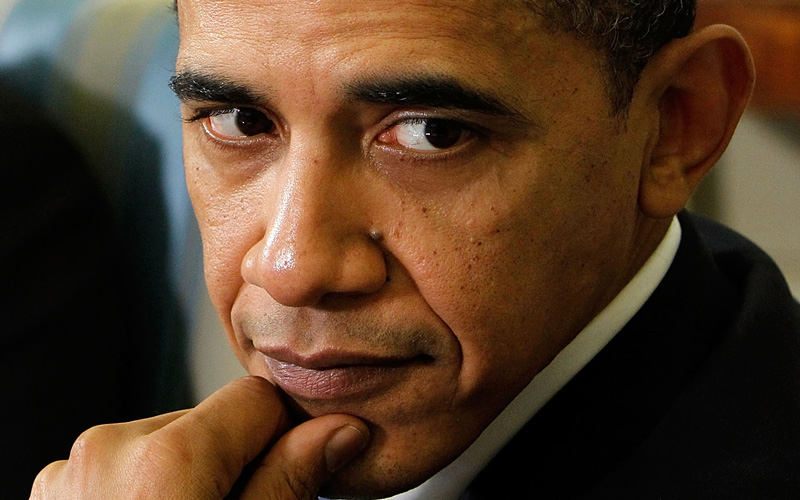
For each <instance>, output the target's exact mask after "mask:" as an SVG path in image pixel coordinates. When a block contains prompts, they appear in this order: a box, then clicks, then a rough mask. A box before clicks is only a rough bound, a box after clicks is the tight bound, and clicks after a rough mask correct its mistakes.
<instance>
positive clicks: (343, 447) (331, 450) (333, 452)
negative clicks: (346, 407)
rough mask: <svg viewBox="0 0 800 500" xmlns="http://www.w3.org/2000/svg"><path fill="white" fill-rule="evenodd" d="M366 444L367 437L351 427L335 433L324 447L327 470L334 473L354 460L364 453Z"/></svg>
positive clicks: (345, 427)
mask: <svg viewBox="0 0 800 500" xmlns="http://www.w3.org/2000/svg"><path fill="white" fill-rule="evenodd" d="M368 442H369V437H368V436H367V435H366V434H364V432H362V431H361V430H359V429H357V428H355V427H353V426H352V425H346V426H344V427H342V428H341V429H339V430H338V431H336V434H334V435H333V437H332V438H331V439H330V440H329V441H328V444H326V445H325V463H326V465H327V466H328V470H329V471H331V472H335V471H336V470H338V469H339V468H341V467H342V466H344V465H345V464H346V463H347V462H349V461H350V460H352V459H354V458H356V457H357V456H358V454H359V453H361V452H362V451H364V448H366V447H367V443H368Z"/></svg>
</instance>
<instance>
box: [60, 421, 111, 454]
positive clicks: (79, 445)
mask: <svg viewBox="0 0 800 500" xmlns="http://www.w3.org/2000/svg"><path fill="white" fill-rule="evenodd" d="M115 437H116V432H114V431H113V426H112V425H98V426H96V427H92V428H90V429H88V430H86V431H84V432H83V433H82V434H81V435H80V436H78V439H76V440H75V443H74V444H73V445H72V449H71V450H70V453H69V461H70V463H77V464H80V463H83V462H86V461H92V460H93V459H94V458H95V457H97V456H98V455H101V454H103V453H104V450H105V449H106V448H107V447H108V446H109V445H110V444H112V443H114V442H115V439H114V438H115Z"/></svg>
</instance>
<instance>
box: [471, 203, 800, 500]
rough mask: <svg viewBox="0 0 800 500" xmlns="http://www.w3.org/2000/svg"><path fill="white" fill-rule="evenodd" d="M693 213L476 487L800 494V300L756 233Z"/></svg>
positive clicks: (579, 494) (484, 495) (639, 494)
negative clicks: (669, 253) (633, 297)
mask: <svg viewBox="0 0 800 500" xmlns="http://www.w3.org/2000/svg"><path fill="white" fill-rule="evenodd" d="M681 224H682V227H683V238H682V241H681V245H680V248H679V250H678V254H677V256H676V259H675V261H674V263H673V265H672V267H671V268H670V270H669V271H668V273H667V275H666V276H665V278H664V280H663V281H662V283H661V284H660V285H659V287H658V288H657V290H656V291H655V293H654V294H653V296H652V297H651V298H650V300H648V302H647V303H646V304H645V305H644V307H643V308H642V309H641V310H640V311H639V313H638V314H636V316H635V317H634V318H633V319H632V320H631V321H630V323H629V324H628V325H627V326H625V328H624V329H623V330H622V331H621V332H620V333H619V334H618V335H617V336H616V337H615V338H614V339H613V340H612V342H610V343H609V345H608V346H607V347H606V348H605V349H603V351H601V352H600V353H599V355H598V356H597V357H596V358H595V359H594V360H592V361H591V362H590V363H589V364H588V365H587V366H586V367H585V368H584V369H583V370H582V371H581V372H580V373H579V374H578V375H577V376H576V377H575V378H574V379H573V380H572V381H571V382H570V383H569V384H568V385H567V386H566V387H564V388H563V390H561V391H560V392H559V393H558V394H557V395H556V396H555V397H554V398H553V399H552V400H551V401H550V402H549V403H548V404H547V405H546V406H545V407H544V408H542V410H541V411H539V413H538V414H537V415H536V416H535V417H534V418H533V419H532V420H531V421H530V422H529V423H528V424H527V425H526V426H525V427H524V428H523V430H522V431H520V433H519V434H518V435H517V436H516V437H515V438H514V439H513V440H512V442H511V443H510V444H509V445H508V446H506V447H505V448H504V449H503V450H502V452H501V453H500V454H499V455H498V456H497V457H496V458H495V459H494V461H493V462H491V463H490V464H489V466H488V467H487V468H486V469H485V470H484V471H483V472H482V473H481V474H480V475H479V477H478V478H477V479H476V481H475V482H474V483H473V484H472V486H471V487H470V490H469V491H468V493H467V494H466V495H465V498H468V499H472V500H474V499H489V498H491V499H509V498H531V499H537V500H544V499H551V498H553V499H556V498H558V499H567V498H587V499H588V498H591V499H599V498H612V499H638V500H641V499H715V498H719V499H726V500H729V499H774V498H786V499H789V498H791V499H797V498H800V305H798V303H797V302H796V301H795V300H794V299H793V298H792V296H791V294H790V293H789V290H788V289H787V286H786V283H785V281H784V279H783V277H782V276H781V274H780V272H779V271H778V269H777V268H776V267H775V265H774V263H773V262H772V261H771V260H770V259H769V258H768V257H767V256H766V255H765V254H764V253H763V252H762V251H761V250H759V249H758V248H757V247H755V246H754V245H753V244H752V243H750V242H748V241H747V240H745V239H744V238H742V237H741V236H739V235H737V234H735V233H733V232H732V231H730V230H727V229H725V228H723V227H722V226H720V225H718V224H715V223H713V222H710V221H708V220H705V219H701V218H698V217H695V216H691V215H688V214H682V215H681Z"/></svg>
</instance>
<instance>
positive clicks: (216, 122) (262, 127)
mask: <svg viewBox="0 0 800 500" xmlns="http://www.w3.org/2000/svg"><path fill="white" fill-rule="evenodd" d="M204 125H205V128H206V130H207V131H208V132H209V133H210V134H211V135H213V136H215V137H217V138H219V139H222V140H227V141H231V140H242V139H248V138H250V137H255V136H257V135H261V134H270V133H273V132H274V131H275V122H273V121H272V120H270V119H269V118H268V117H267V116H266V115H265V114H264V113H262V112H260V111H258V110H255V109H252V108H232V109H229V110H225V111H222V112H219V113H216V114H214V115H212V116H209V117H208V118H206V120H205V123H204Z"/></svg>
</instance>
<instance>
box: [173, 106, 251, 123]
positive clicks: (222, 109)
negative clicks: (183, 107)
mask: <svg viewBox="0 0 800 500" xmlns="http://www.w3.org/2000/svg"><path fill="white" fill-rule="evenodd" d="M243 107H244V106H231V105H225V106H208V107H201V108H197V109H194V110H192V114H191V115H190V116H188V117H186V118H184V119H183V121H184V123H194V122H197V121H200V120H205V119H206V118H211V117H212V116H221V115H225V114H229V113H233V112H234V111H236V110H237V109H241V108H243Z"/></svg>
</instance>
